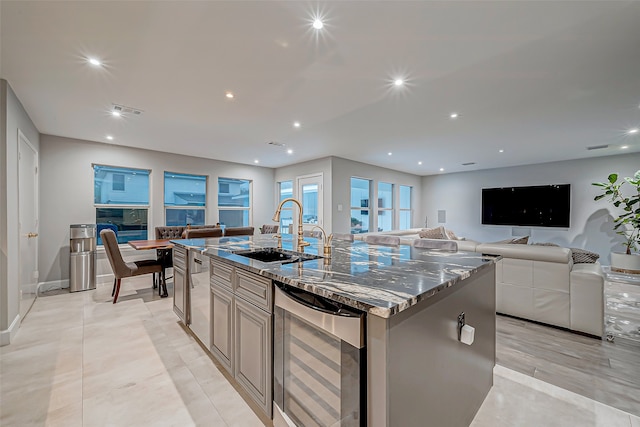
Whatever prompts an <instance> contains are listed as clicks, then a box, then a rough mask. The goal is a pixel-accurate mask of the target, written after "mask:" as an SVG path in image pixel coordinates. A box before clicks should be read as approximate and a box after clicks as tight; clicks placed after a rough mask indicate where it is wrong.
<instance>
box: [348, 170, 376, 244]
mask: <svg viewBox="0 0 640 427" xmlns="http://www.w3.org/2000/svg"><path fill="white" fill-rule="evenodd" d="M354 179H358V180H361V181H367V184H368V190H369V191H368V193H369V194H368V199H367V200H368V201H369V203H368V204H367V205H368V206H349V229H350V232H351V234H356V233H353V232H352V231H353V230H352V228H353V227H352V225H351V218H353V217H352V216H351V213H352V212H353V211H355V210H359V211H361V215H362V211H367V214H366V215H367V217H368V220H369V221H368V222H369V223H368V224H367V230H366V231H365V232H366V233H369V232H371V228H372V222H373V219H372V216H373V215H372V213H373V209H372V207H371V187H372V186H373V185H372V183H373V180H371V179H369V178H362V177H360V176H352V177H350V178H349V205H351V202H352V200H353V180H354ZM361 200H362V199H361ZM376 202H377V198H376ZM360 205H362V203H360Z"/></svg>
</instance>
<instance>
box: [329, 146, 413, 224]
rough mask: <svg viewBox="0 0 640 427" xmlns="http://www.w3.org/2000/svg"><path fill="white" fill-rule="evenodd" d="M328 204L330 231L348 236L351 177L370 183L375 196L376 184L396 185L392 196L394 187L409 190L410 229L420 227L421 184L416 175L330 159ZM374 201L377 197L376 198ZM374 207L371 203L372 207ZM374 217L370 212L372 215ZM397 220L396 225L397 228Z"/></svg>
mask: <svg viewBox="0 0 640 427" xmlns="http://www.w3.org/2000/svg"><path fill="white" fill-rule="evenodd" d="M331 160H332V186H333V192H332V199H333V200H332V202H333V205H332V206H331V213H332V217H333V231H334V232H336V233H349V232H350V231H351V209H350V208H351V203H350V194H351V177H352V176H355V177H358V178H366V179H370V180H372V183H371V185H372V187H371V188H372V189H374V194H377V188H378V182H388V183H392V184H396V186H395V190H394V191H395V193H396V194H395V197H397V195H398V185H408V186H411V187H413V190H412V201H411V206H412V208H413V212H412V218H411V221H412V226H413V227H419V226H421V218H422V217H423V213H422V202H421V196H422V191H421V189H422V181H421V178H420V177H419V176H417V175H412V174H409V173H404V172H398V171H395V170H392V169H386V168H381V167H378V166H373V165H369V164H366V163H360V162H354V161H352V160H347V159H343V158H341V157H332V158H331ZM376 199H377V196H376ZM339 204H340V205H342V211H338V205H339ZM375 206H377V204H376V203H374V207H375ZM372 214H373V215H376V212H375V211H374V212H373V213H372ZM397 227H398V226H397V221H396V226H395V227H394V228H397Z"/></svg>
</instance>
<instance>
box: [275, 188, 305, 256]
mask: <svg viewBox="0 0 640 427" xmlns="http://www.w3.org/2000/svg"><path fill="white" fill-rule="evenodd" d="M287 202H293V203H294V204H296V205H297V206H298V240H297V243H298V246H297V251H298V252H304V247H305V246H309V245H310V244H311V243H309V242H306V241H305V240H304V233H303V232H302V203H300V202H299V201H298V200H296V199H294V198H293V197H288V198H286V199H284V200H283V201H281V202H280V204H279V205H278V209H276V213H275V214H273V218H271V220H272V221H274V222H280V211H281V210H282V205H284V204H285V203H287Z"/></svg>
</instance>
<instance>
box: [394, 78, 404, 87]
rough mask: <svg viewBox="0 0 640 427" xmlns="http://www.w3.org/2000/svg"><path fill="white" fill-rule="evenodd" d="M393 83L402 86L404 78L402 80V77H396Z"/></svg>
mask: <svg viewBox="0 0 640 427" xmlns="http://www.w3.org/2000/svg"><path fill="white" fill-rule="evenodd" d="M393 84H394V85H396V86H402V85H403V84H404V80H402V79H395V80H394V81H393Z"/></svg>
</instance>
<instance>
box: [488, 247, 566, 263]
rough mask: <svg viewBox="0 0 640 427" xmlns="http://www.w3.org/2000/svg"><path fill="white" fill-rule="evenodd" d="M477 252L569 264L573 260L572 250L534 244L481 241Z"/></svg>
mask: <svg viewBox="0 0 640 427" xmlns="http://www.w3.org/2000/svg"><path fill="white" fill-rule="evenodd" d="M476 252H480V253H483V254H492V255H502V256H503V257H505V258H516V259H527V260H532V261H548V262H560V263H565V264H568V263H569V262H570V261H571V250H569V249H568V248H556V247H546V246H534V245H511V244H504V243H502V244H500V243H480V244H479V245H478V246H477V247H476Z"/></svg>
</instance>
